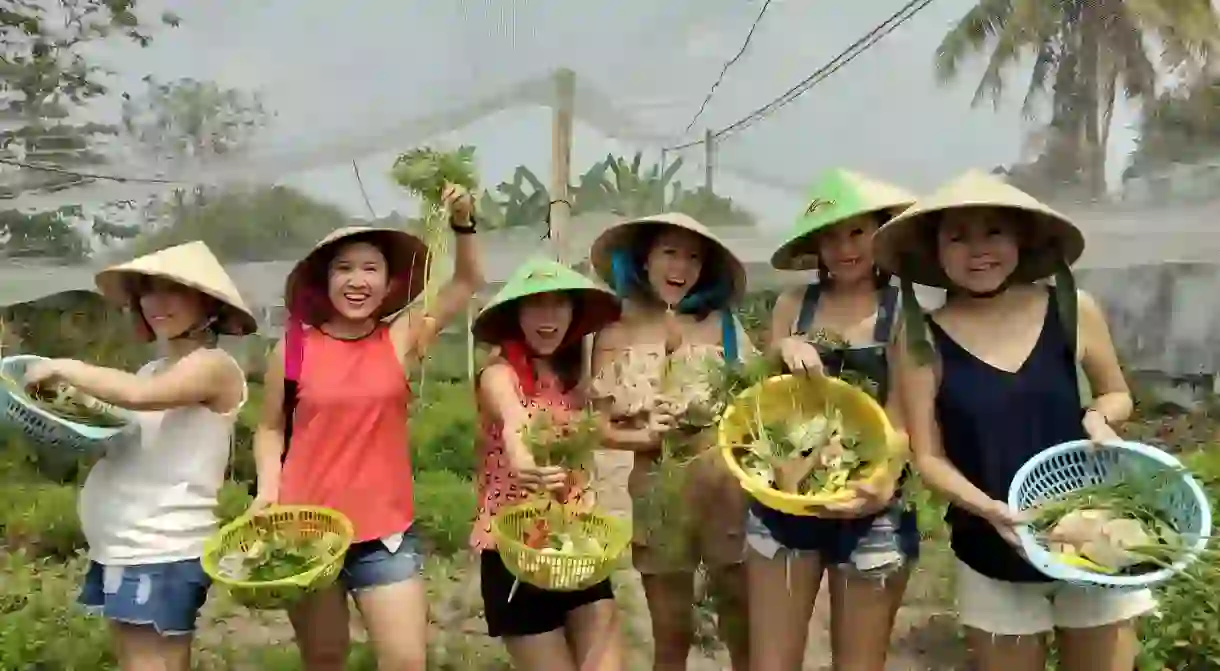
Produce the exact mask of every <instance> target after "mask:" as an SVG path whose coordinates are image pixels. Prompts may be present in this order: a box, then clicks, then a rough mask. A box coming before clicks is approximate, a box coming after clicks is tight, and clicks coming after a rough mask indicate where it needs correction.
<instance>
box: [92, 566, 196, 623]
mask: <svg viewBox="0 0 1220 671" xmlns="http://www.w3.org/2000/svg"><path fill="white" fill-rule="evenodd" d="M211 584H212V581H211V580H210V579H209V578H208V577H207V574H205V573H204V572H203V566H202V565H201V564H200V563H199V560H198V559H188V560H185V561H178V562H171V563H168V564H143V565H136V566H102V565H101V564H99V563H97V562H91V563H90V564H89V571H88V573H86V574H85V584H84V585H83V586H82V588H81V593H80V598H79V602H80V604H81V605H83V606H84V607H85V608H86V609H87V610H89V611H90V612H93V613H97V614H100V615H102V616H103V617H105V618H106V619H107V620H113V621H115V622H123V623H125V624H132V625H141V626H147V627H152V628H153V629H155V630H156V632H157V633H158V634H160V635H162V636H182V635H187V634H192V633H194V631H195V621H196V619H198V617H199V609H200V608H203V604H204V602H205V601H207V598H208V587H210V586H211Z"/></svg>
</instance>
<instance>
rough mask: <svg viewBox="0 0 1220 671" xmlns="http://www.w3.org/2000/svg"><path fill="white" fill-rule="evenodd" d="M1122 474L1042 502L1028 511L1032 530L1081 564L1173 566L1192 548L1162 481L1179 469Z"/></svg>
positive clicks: (1098, 569)
mask: <svg viewBox="0 0 1220 671" xmlns="http://www.w3.org/2000/svg"><path fill="white" fill-rule="evenodd" d="M1126 471H1127V469H1119V477H1117V478H1114V479H1113V480H1111V481H1108V482H1103V483H1099V484H1095V485H1091V486H1088V487H1084V488H1082V489H1078V490H1076V491H1074V492H1071V493H1069V494H1066V495H1064V496H1061V497H1059V498H1056V499H1053V500H1050V501H1046V502H1043V503H1041V504H1038V505H1036V506H1034V507H1033V508H1032V509H1030V510H1029V511H1027V512H1028V513H1029V514H1030V516H1031V521H1030V530H1031V531H1032V532H1033V533H1034V535H1035V536H1037V537H1038V538H1040V539H1041V540H1042V541H1043V542H1044V543H1045V544H1046V546H1047V549H1048V550H1050V551H1051V552H1053V553H1056V554H1059V555H1063V556H1065V557H1066V558H1067V560H1068V562H1069V563H1071V564H1072V565H1075V566H1077V567H1078V568H1084V569H1086V570H1091V571H1093V572H1095V573H1102V574H1108V575H1140V574H1144V573H1151V572H1154V571H1157V570H1160V569H1162V568H1166V567H1169V566H1172V565H1173V564H1174V563H1175V562H1176V561H1178V560H1179V559H1181V558H1183V557H1184V556H1185V555H1186V554H1187V552H1188V551H1189V548H1188V547H1187V546H1186V544H1184V543H1183V542H1182V540H1181V538H1180V536H1179V534H1180V532H1181V530H1180V529H1177V528H1175V526H1174V523H1173V522H1172V520H1171V519H1170V517H1169V516H1168V515H1167V514H1165V513H1164V512H1163V508H1162V499H1163V496H1164V495H1163V494H1162V493H1161V491H1162V490H1163V486H1164V485H1165V484H1167V482H1168V479H1172V478H1178V477H1181V474H1180V472H1178V471H1176V470H1169V471H1164V472H1162V473H1158V474H1155V475H1152V476H1149V475H1147V474H1137V473H1134V472H1126Z"/></svg>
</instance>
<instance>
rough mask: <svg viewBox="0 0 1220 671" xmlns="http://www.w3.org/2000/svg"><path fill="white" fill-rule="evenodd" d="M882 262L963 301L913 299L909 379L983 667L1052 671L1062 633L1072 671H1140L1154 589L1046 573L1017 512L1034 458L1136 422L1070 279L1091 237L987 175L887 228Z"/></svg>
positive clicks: (919, 437) (910, 411) (926, 463)
mask: <svg viewBox="0 0 1220 671" xmlns="http://www.w3.org/2000/svg"><path fill="white" fill-rule="evenodd" d="M875 251H876V255H877V263H878V265H880V266H881V267H883V268H885V269H886V270H889V271H890V272H893V273H894V274H895V275H897V276H899V277H900V278H901V280H902V286H903V290H904V293H905V294H906V295H909V294H910V291H911V289H912V285H913V284H914V283H917V284H923V285H927V286H933V287H940V288H943V289H945V290H946V292H947V299H946V302H945V305H944V306H943V307H942V308H940V309H938V310H935V311H934V312H932V313H931V314H930V315H928V316H927V317H926V318H925V317H923V316H922V315H920V314H919V312H918V310H917V309H916V307H915V306H914V305H913V304H912V303H910V302H908V303H907V307H908V308H909V312H908V314H907V315H906V317H907V318H906V319H905V320H904V326H905V327H906V330H907V334H906V337H904V338H903V344H904V347H903V348H902V351H901V352H900V354H899V365H898V368H899V373H898V376H897V380H896V382H897V384H898V387H899V390H900V392H901V396H902V400H903V407H904V410H905V412H906V420H907V430H908V431H909V433H910V439H911V447H912V449H913V451H914V460H915V465H916V468H917V469H918V471H919V473H920V475H921V477H922V478H923V479H924V481H925V482H926V483H927V484H928V485H929V486H930V487H931V488H933V489H934V490H936V491H938V492H939V493H940V494H942V495H943V496H944V497H946V498H947V499H948V500H949V502H950V507H949V512H948V515H947V516H946V521H947V522H948V523H949V526H950V539H951V545H952V548H953V552H954V555H955V556H956V558H957V580H956V583H957V601H958V615H959V618H960V619H961V622H962V624H963V625H964V627H965V628H966V636H967V644H968V646H969V648H970V650H971V656H972V657H973V661H974V664H975V668H976V669H978V670H979V671H1000V670H1003V671H1042V670H1043V669H1045V668H1046V660H1047V657H1048V654H1049V652H1048V646H1049V643H1050V639H1051V636H1050V635H1051V634H1053V640H1054V643H1055V645H1056V647H1057V650H1056V652H1057V656H1058V660H1059V668H1060V669H1062V670H1063V671H1130V669H1132V668H1133V666H1134V663H1135V657H1136V653H1137V652H1138V647H1139V642H1138V640H1137V638H1136V634H1135V626H1134V620H1135V619H1136V618H1137V617H1139V616H1141V615H1144V614H1146V613H1148V612H1149V611H1151V610H1152V609H1153V608H1154V607H1155V603H1154V601H1153V599H1152V596H1151V594H1150V593H1149V592H1147V591H1140V592H1116V591H1106V590H1088V589H1083V588H1080V587H1076V586H1073V585H1069V584H1066V583H1057V582H1053V581H1051V580H1050V579H1048V578H1046V577H1044V576H1043V575H1042V574H1041V573H1039V572H1038V571H1037V570H1036V569H1034V567H1033V566H1031V565H1030V564H1029V563H1027V562H1026V561H1025V559H1024V558H1023V556H1022V555H1021V553H1020V552H1019V549H1018V547H1019V545H1018V543H1017V541H1016V539H1015V535H1014V533H1013V527H1014V525H1016V524H1018V523H1019V522H1020V520H1019V519H1018V515H1017V514H1016V513H1015V511H1013V510H1011V509H1010V508H1009V507H1008V505H1007V503H1006V501H1007V498H1008V488H1009V486H1010V484H1011V483H1012V479H1013V476H1014V475H1015V474H1016V472H1017V470H1018V469H1019V468H1020V467H1021V465H1022V464H1024V463H1025V462H1026V461H1027V460H1028V459H1029V458H1030V457H1033V456H1034V455H1035V454H1037V453H1038V452H1040V451H1042V450H1044V449H1046V448H1048V447H1051V446H1053V445H1056V444H1058V443H1063V442H1066V441H1071V440H1079V439H1083V438H1091V439H1093V440H1096V441H1104V440H1109V439H1113V438H1114V437H1115V434H1114V431H1113V429H1111V425H1113V424H1115V423H1117V422H1121V421H1124V420H1125V419H1127V417H1128V415H1130V413H1131V395H1130V392H1129V391H1128V388H1127V384H1126V382H1125V381H1124V379H1123V374H1122V371H1121V370H1120V368H1119V364H1118V358H1117V356H1116V354H1115V351H1114V344H1113V342H1112V341H1111V338H1110V333H1109V329H1108V327H1107V326H1106V322H1105V317H1104V315H1103V314H1102V312H1101V310H1100V309H1099V307H1098V306H1097V304H1096V303H1095V302H1094V301H1093V299H1092V298H1090V297H1089V296H1088V295H1086V294H1083V293H1078V292H1077V291H1076V289H1075V284H1074V282H1073V279H1072V275H1071V273H1070V271H1069V265H1070V264H1071V263H1073V262H1075V261H1076V259H1078V258H1079V257H1080V255H1081V253H1082V252H1083V251H1084V238H1083V236H1082V235H1081V233H1080V231H1079V230H1078V229H1077V228H1076V227H1075V226H1074V225H1073V224H1072V223H1071V222H1070V221H1068V220H1067V219H1066V218H1065V217H1064V216H1063V215H1061V214H1059V213H1057V212H1055V211H1053V210H1051V209H1050V208H1048V207H1047V206H1045V205H1043V204H1042V203H1039V202H1038V201H1037V200H1035V199H1033V198H1032V197H1030V196H1029V195H1027V194H1025V193H1024V192H1022V191H1020V190H1018V189H1016V188H1014V187H1012V186H1009V185H1008V184H1006V183H1004V182H1002V181H1000V180H998V179H996V178H994V177H992V176H990V175H986V174H983V173H978V172H971V173H968V174H967V175H964V176H962V177H960V178H958V179H956V180H954V181H952V182H950V183H949V184H947V185H945V186H944V187H942V188H941V189H939V190H938V191H937V192H936V193H934V194H932V195H931V196H929V197H928V198H927V199H925V200H923V201H918V202H916V203H915V205H913V206H912V207H911V208H910V209H908V210H907V211H906V212H904V213H903V214H902V215H900V216H899V217H896V218H895V219H893V220H892V221H890V222H889V223H888V224H886V225H885V226H884V227H882V229H881V230H880V231H879V232H878V233H877V235H876V238H875ZM1050 277H1053V278H1054V283H1053V285H1049V284H1048V283H1046V282H1043V280H1046V279H1048V278H1050ZM1081 372H1083V376H1082V375H1081V374H1080V373H1081ZM1082 378H1083V379H1082ZM1082 389H1091V390H1092V391H1091V392H1085V391H1082Z"/></svg>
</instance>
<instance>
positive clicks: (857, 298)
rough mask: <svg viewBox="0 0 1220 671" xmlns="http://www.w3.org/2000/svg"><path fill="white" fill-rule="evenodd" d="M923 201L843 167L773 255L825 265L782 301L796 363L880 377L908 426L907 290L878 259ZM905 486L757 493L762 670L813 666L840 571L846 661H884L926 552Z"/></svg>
mask: <svg viewBox="0 0 1220 671" xmlns="http://www.w3.org/2000/svg"><path fill="white" fill-rule="evenodd" d="M914 199H915V197H914V196H913V195H910V194H908V193H906V192H905V191H903V190H901V189H898V188H896V187H892V186H889V185H886V184H882V183H879V182H876V181H874V180H871V179H868V178H865V177H862V176H860V175H856V174H854V173H850V172H847V171H843V170H834V171H831V172H829V173H828V174H826V175H825V176H823V178H822V179H821V180H820V181H819V182H818V183H817V184H816V185H815V186H814V188H813V192H812V197H811V198H810V202H809V204H808V206H807V207H806V209H805V211H804V212H803V213H802V214H801V216H800V218H799V219H798V220H797V224H796V232H795V234H794V235H793V237H792V238H791V239H790V240H789V242H787V243H786V244H784V246H782V247H781V248H780V249H779V250H778V251H777V252H776V253H775V255H774V256H773V257H772V259H771V263H772V265H773V266H774V267H775V268H777V269H780V270H807V269H811V268H816V269H817V270H818V281H817V282H815V283H813V284H810V285H808V286H807V287H804V288H800V289H796V290H795V291H789V292H787V293H785V294H784V295H782V296H781V297H780V298H779V300H778V301H777V302H776V306H775V311H774V313H773V315H772V325H771V345H770V346H771V350H772V351H773V352H776V353H778V354H779V355H781V356H782V358H783V360H784V363H785V365H786V366H787V367H788V369H789V370H791V371H792V372H794V373H798V374H809V375H822V374H825V375H834V376H842V377H845V378H847V379H849V380H850V381H852V382H853V384H866V385H868V386H871V387H872V389H871V390H870V391H873V392H874V393H875V394H876V396H877V398H878V400H879V401H880V402H882V403H883V404H884V405H885V408H886V411H887V413H888V414H889V415H890V418H891V420H892V421H893V422H894V423H895V425H896V426H898V427H901V425H902V422H901V413H900V412H898V411H897V408H896V407H895V403H894V402H893V400H892V399H895V398H896V396H897V395H896V394H895V395H893V396H890V395H889V394H887V392H888V391H889V386H890V385H889V377H890V376H889V364H888V361H887V357H886V350H887V347H888V344H889V343H890V342H891V339H892V336H893V333H894V331H895V330H896V329H895V316H896V315H897V314H898V290H897V288H896V287H893V286H891V284H890V278H889V276H888V275H885V274H883V273H879V272H878V271H877V270H876V269H875V268H874V266H873V255H872V236H873V233H874V232H875V231H876V230H877V228H878V226H879V225H881V224H882V223H884V222H885V221H886V220H888V219H889V218H891V217H893V216H894V215H895V214H897V213H898V212H901V211H902V210H903V209H905V208H906V207H907V206H909V205H910V204H911V202H913V201H914ZM823 332H828V333H833V334H835V335H836V336H837V337H838V339H841V340H842V341H845V343H844V344H843V346H839V347H828V346H826V345H825V344H815V343H814V334H817V333H823ZM864 379H867V380H868V382H863V380H864ZM901 484H902V479H899V481H898V482H896V483H893V482H892V483H887V484H886V485H885V486H883V487H881V488H879V490H869V491H862V492H860V493H859V495H858V496H857V498H856V499H855V500H854V501H852V502H850V503H848V504H845V505H842V506H836V507H835V508H833V509H825V510H819V511H818V513H817V516H816V517H804V516H795V515H789V514H786V513H781V512H779V511H776V510H771V509H768V508H766V507H764V506H762V505H761V504H759V503H758V502H753V503H752V505H751V506H750V511H749V515H748V519H747V523H746V539H747V545H748V548H749V550H748V553H747V559H746V566H747V576H748V582H749V595H750V608H749V612H750V634H751V635H750V640H751V642H752V643H756V644H755V645H753V646H752V647H751V650H750V658H751V661H752V663H753V666H752V667H751V668H752V669H754V670H755V671H795V670H797V669H800V668H802V667H801V664H802V659H803V657H804V654H805V646H806V638H807V634H808V630H809V620H810V617H811V616H812V614H813V607H814V601H815V600H816V598H817V595H818V588H819V586H820V584H821V581H822V576H823V573H828V574H829V584H830V591H831V595H830V596H831V645H832V652H833V658H834V668H835V669H836V670H840V669H842V670H847V669H850V670H852V671H884V668H885V657H886V650H887V648H888V644H889V636H890V631H891V629H892V628H893V624H894V616H895V613H896V612H897V610H898V606H899V604H900V602H901V601H902V595H903V592H904V590H905V589H906V583H907V577H908V575H909V572H910V566H911V562H912V561H913V560H914V559H915V557H916V555H917V554H918V551H919V533H918V531H917V529H916V524H915V515H914V511H913V510H910V509H909V508H908V507H907V505H906V504H905V503H904V501H903V498H902V488H901Z"/></svg>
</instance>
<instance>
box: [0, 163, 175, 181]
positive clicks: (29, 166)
mask: <svg viewBox="0 0 1220 671" xmlns="http://www.w3.org/2000/svg"><path fill="white" fill-rule="evenodd" d="M0 164H4V165H11V166H13V167H16V168H25V169H26V170H41V171H43V172H53V173H55V174H58V175H66V176H68V177H80V178H81V179H100V180H105V181H110V182H120V183H131V184H184V182H178V181H174V180H172V179H159V178H155V177H123V176H121V175H102V174H98V173H91V172H78V171H76V170H68V169H67V168H60V167H58V166H54V165H44V164H38V163H26V162H25V161H18V160H15V159H11V158H0Z"/></svg>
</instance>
